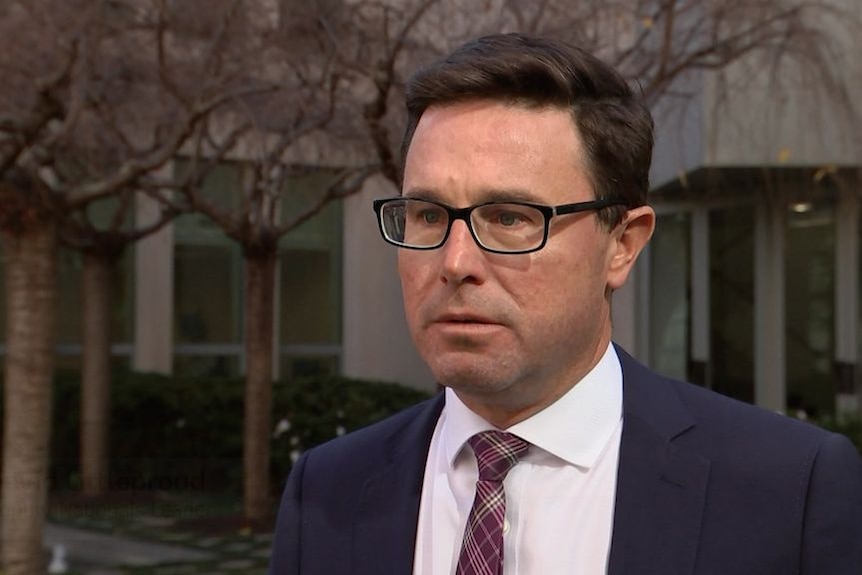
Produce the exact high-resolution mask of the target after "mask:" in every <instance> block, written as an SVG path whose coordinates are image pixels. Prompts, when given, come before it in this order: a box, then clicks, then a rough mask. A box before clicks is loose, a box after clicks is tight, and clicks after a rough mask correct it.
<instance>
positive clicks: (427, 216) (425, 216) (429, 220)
mask: <svg viewBox="0 0 862 575" xmlns="http://www.w3.org/2000/svg"><path fill="white" fill-rule="evenodd" d="M419 219H420V220H422V221H423V222H424V223H426V224H436V223H439V222H440V219H441V218H440V212H439V211H437V210H424V211H422V212H421V213H420V214H419Z"/></svg>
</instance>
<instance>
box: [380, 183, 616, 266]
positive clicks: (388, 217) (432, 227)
mask: <svg viewBox="0 0 862 575" xmlns="http://www.w3.org/2000/svg"><path fill="white" fill-rule="evenodd" d="M624 204H625V202H624V201H623V200H621V199H619V198H604V199H600V200H592V201H589V202H578V203H575V204H562V205H559V206H543V205H540V204H531V203H527V202H486V203H483V204H477V205H475V206H469V207H466V208H453V207H451V206H447V205H446V204H443V203H440V202H435V201H432V200H422V199H419V198H404V197H399V198H388V199H380V200H374V213H375V214H377V223H378V224H379V225H380V233H381V234H382V235H383V239H384V240H386V241H387V242H389V243H390V244H393V245H396V246H398V247H400V248H409V249H413V250H433V249H437V248H439V247H440V246H442V245H443V244H444V243H446V239H447V238H448V237H449V232H450V231H451V230H452V223H453V222H455V220H464V223H466V224H467V228H468V229H469V230H470V234H471V235H472V236H473V239H474V240H475V241H476V244H478V246H479V247H480V248H482V249H483V250H485V251H489V252H493V253H496V254H526V253H530V252H535V251H537V250H540V249H542V248H543V247H545V244H546V243H547V241H548V230H549V228H550V223H551V218H553V217H554V216H562V215H564V214H574V213H577V212H586V211H591V210H601V209H603V208H608V207H611V206H621V205H624Z"/></svg>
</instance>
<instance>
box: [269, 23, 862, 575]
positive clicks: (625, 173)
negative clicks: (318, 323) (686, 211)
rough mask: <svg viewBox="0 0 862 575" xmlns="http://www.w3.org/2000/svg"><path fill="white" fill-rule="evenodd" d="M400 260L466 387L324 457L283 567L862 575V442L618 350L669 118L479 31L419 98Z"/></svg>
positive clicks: (339, 443) (392, 217)
mask: <svg viewBox="0 0 862 575" xmlns="http://www.w3.org/2000/svg"><path fill="white" fill-rule="evenodd" d="M407 109H408V114H409V122H408V128H407V131H406V135H405V138H404V144H403V151H404V165H403V186H402V194H401V196H400V197H398V198H391V199H385V200H378V201H376V202H375V204H374V209H375V211H376V213H377V217H378V221H379V223H380V229H381V232H382V234H383V237H384V239H386V240H387V241H388V242H390V243H393V244H395V245H397V246H399V254H398V257H399V271H400V275H401V282H402V289H403V294H404V307H405V311H406V315H407V320H408V324H409V327H410V331H411V334H412V337H413V339H414V341H415V344H416V346H417V348H418V349H419V351H420V353H421V355H422V357H423V359H424V360H425V361H426V362H427V363H428V365H429V366H430V367H431V370H432V371H433V373H434V375H435V377H436V378H437V380H438V381H439V382H440V384H441V385H443V386H445V392H444V393H442V394H440V395H438V396H437V397H436V398H435V399H433V400H431V401H430V402H427V403H425V404H422V405H419V406H416V407H415V408H412V409H409V410H408V411H406V412H404V413H401V414H399V415H396V416H394V417H393V418H390V419H388V420H386V421H384V422H382V423H379V424H377V425H374V426H371V427H369V428H366V429H364V430H361V431H358V432H356V433H354V434H351V435H348V436H346V437H343V438H340V439H338V440H335V441H333V442H330V443H328V444H326V445H323V446H321V447H318V448H316V449H313V450H311V451H309V452H306V453H305V454H304V455H303V456H302V458H301V459H300V460H299V461H298V462H297V464H296V466H295V468H294V470H293V472H292V473H291V476H290V478H289V481H288V484H287V488H286V490H285V494H284V498H283V501H282V505H281V509H280V512H279V520H278V526H277V528H276V533H275V540H274V550H273V558H272V566H271V572H272V573H273V575H294V574H300V573H301V574H303V575H316V574H321V575H339V574H348V573H350V574H353V575H360V574H367V575H372V574H373V575H381V574H409V573H415V574H417V575H420V574H421V575H432V574H433V575H442V574H447V575H448V574H451V573H457V574H459V575H460V574H470V573H481V574H486V573H487V574H494V575H499V574H501V573H505V574H506V575H513V574H516V573H517V574H528V575H533V574H538V575H552V574H558V573H559V574H562V573H586V574H593V573H605V572H607V573H611V574H613V575H620V574H623V573H634V574H638V575H643V574H655V575H674V574H721V575H729V574H733V575H744V574H750V575H765V574H790V573H794V574H795V573H803V574H812V575H813V574H818V575H822V574H847V575H850V574H855V575H858V574H860V573H862V462H860V459H859V456H858V454H857V453H856V452H855V450H854V448H853V447H852V446H851V444H850V443H849V441H847V440H846V439H845V438H843V437H840V436H837V435H834V434H829V433H827V432H824V431H821V430H818V429H816V428H814V427H812V426H808V425H806V424H802V423H799V422H796V421H793V420H790V419H788V418H785V417H782V416H780V415H777V414H773V413H768V412H765V411H762V410H759V409H757V408H755V407H752V406H748V405H744V404H741V403H738V402H735V401H733V400H730V399H727V398H723V397H721V396H718V395H716V394H713V393H711V392H709V391H706V390H704V389H701V388H698V387H695V386H691V385H688V384H683V383H679V382H675V381H671V380H668V379H665V378H663V377H661V376H659V375H657V374H655V373H652V372H650V371H649V370H647V369H646V368H645V367H643V366H641V365H640V364H638V363H637V362H636V361H635V360H633V359H632V358H631V357H629V356H628V355H627V354H626V353H625V352H624V351H623V350H621V349H619V348H617V347H615V346H614V345H613V344H611V319H610V307H611V299H612V294H613V292H614V290H616V289H618V288H619V287H620V286H622V285H623V283H624V282H625V281H626V278H627V276H628V274H629V272H630V270H631V268H632V266H633V265H634V262H635V260H636V259H637V257H638V254H639V253H640V251H641V249H642V248H643V247H644V245H645V244H646V242H647V241H648V240H649V238H650V235H651V234H652V231H653V226H654V223H655V215H654V213H653V210H652V209H651V208H650V207H648V206H647V205H646V193H647V190H648V187H649V183H648V171H649V164H650V159H651V153H652V142H653V134H652V120H651V117H650V114H649V112H648V110H647V109H646V108H645V107H644V105H643V103H642V102H641V101H640V100H639V99H638V97H637V96H636V95H635V94H633V92H632V91H631V89H630V88H629V87H628V86H627V84H626V82H625V81H624V80H623V79H622V78H621V77H620V76H619V75H618V74H617V73H616V72H614V71H613V70H612V69H610V68H609V67H607V66H606V65H604V64H602V63H601V62H599V61H598V60H596V59H595V58H593V57H591V56H589V55H588V54H586V53H584V52H582V51H580V50H577V49H575V48H572V47H570V46H568V45H565V44H563V43H559V42H555V41H551V40H544V39H539V38H532V37H527V36H522V35H500V36H491V37H486V38H482V39H479V40H477V41H475V42H472V43H469V44H467V45H465V46H463V47H462V48H460V49H459V50H457V51H456V52H454V53H453V54H452V55H450V56H449V57H448V58H447V59H445V60H443V61H441V62H438V63H436V64H434V65H432V66H431V67H429V68H427V69H425V70H422V71H420V72H419V73H418V74H417V75H415V76H414V77H413V78H412V79H411V80H410V82H409V84H408V86H407Z"/></svg>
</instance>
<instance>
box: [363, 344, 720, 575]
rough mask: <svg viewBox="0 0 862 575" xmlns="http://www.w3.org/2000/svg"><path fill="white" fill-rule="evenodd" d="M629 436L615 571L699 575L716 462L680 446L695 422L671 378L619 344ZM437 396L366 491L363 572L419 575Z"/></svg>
mask: <svg viewBox="0 0 862 575" xmlns="http://www.w3.org/2000/svg"><path fill="white" fill-rule="evenodd" d="M616 349H617V353H618V354H619V358H620V364H621V365H622V370H623V433H622V440H621V445H620V462H619V470H618V474H617V493H616V504H615V510H614V530H613V536H612V540H611V551H610V558H609V563H608V574H609V575H623V574H629V573H637V574H639V575H644V574H653V573H655V574H661V575H689V574H690V573H692V572H693V570H694V564H695V558H696V553H697V542H698V539H699V536H700V523H701V517H702V515H703V508H704V504H705V499H706V486H707V478H708V475H709V461H707V460H705V459H703V458H702V457H700V456H699V455H698V454H695V453H692V452H689V451H688V450H686V449H685V448H683V447H681V446H679V445H677V444H675V443H674V442H675V440H676V439H677V438H679V437H681V436H683V435H684V434H686V433H688V432H690V431H691V430H692V429H693V428H694V427H695V421H694V419H693V417H692V416H691V414H690V413H689V412H688V410H687V409H686V407H685V405H684V404H683V403H682V401H681V400H680V398H679V396H678V395H677V393H676V391H675V389H674V387H673V386H672V385H671V384H670V383H669V382H668V380H666V379H665V378H663V377H661V376H659V375H657V374H655V373H653V372H651V371H650V370H648V369H647V368H645V367H644V366H642V365H640V364H639V363H638V362H637V361H635V360H634V359H633V358H632V357H631V356H629V355H628V354H627V353H626V352H625V351H623V350H622V349H621V348H619V347H617V348H616ZM443 404H444V398H443V394H442V393H440V394H438V395H437V396H436V397H435V398H433V399H432V400H430V401H429V402H428V404H427V405H426V406H425V408H424V409H422V410H421V411H419V412H418V415H417V416H416V417H415V419H413V420H412V421H411V422H410V423H409V424H408V425H406V426H405V427H403V428H401V429H400V430H399V431H398V432H397V433H393V434H392V435H390V436H389V437H388V438H387V440H386V443H385V458H386V459H385V464H384V465H383V466H382V468H381V470H380V472H379V473H377V474H376V475H374V476H372V477H371V478H370V479H369V480H368V481H366V483H365V485H364V486H363V490H362V495H361V501H360V503H359V505H358V515H357V517H358V518H361V521H355V522H354V530H355V531H354V537H353V542H354V549H353V557H354V563H353V566H354V574H355V575H387V574H391V575H403V574H405V573H411V572H412V569H413V556H414V551H415V544H416V530H417V521H418V518H419V503H420V497H421V493H422V481H423V478H424V472H425V460H426V458H427V454H428V446H429V444H430V442H431V436H432V434H433V432H434V427H435V426H436V424H437V419H438V418H439V416H440V412H441V411H442V409H443Z"/></svg>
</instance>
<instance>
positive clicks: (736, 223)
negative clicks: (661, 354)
mask: <svg viewBox="0 0 862 575" xmlns="http://www.w3.org/2000/svg"><path fill="white" fill-rule="evenodd" d="M709 253H710V270H709V273H710V275H709V277H710V324H711V326H712V329H711V332H710V336H711V349H710V357H711V364H712V375H713V377H712V387H713V389H715V390H716V391H718V392H719V393H723V394H725V395H729V396H731V397H735V398H737V399H741V400H743V401H747V402H749V403H751V402H753V401H754V211H753V208H752V207H751V206H738V207H733V208H728V209H717V210H712V211H711V212H710V217H709Z"/></svg>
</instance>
